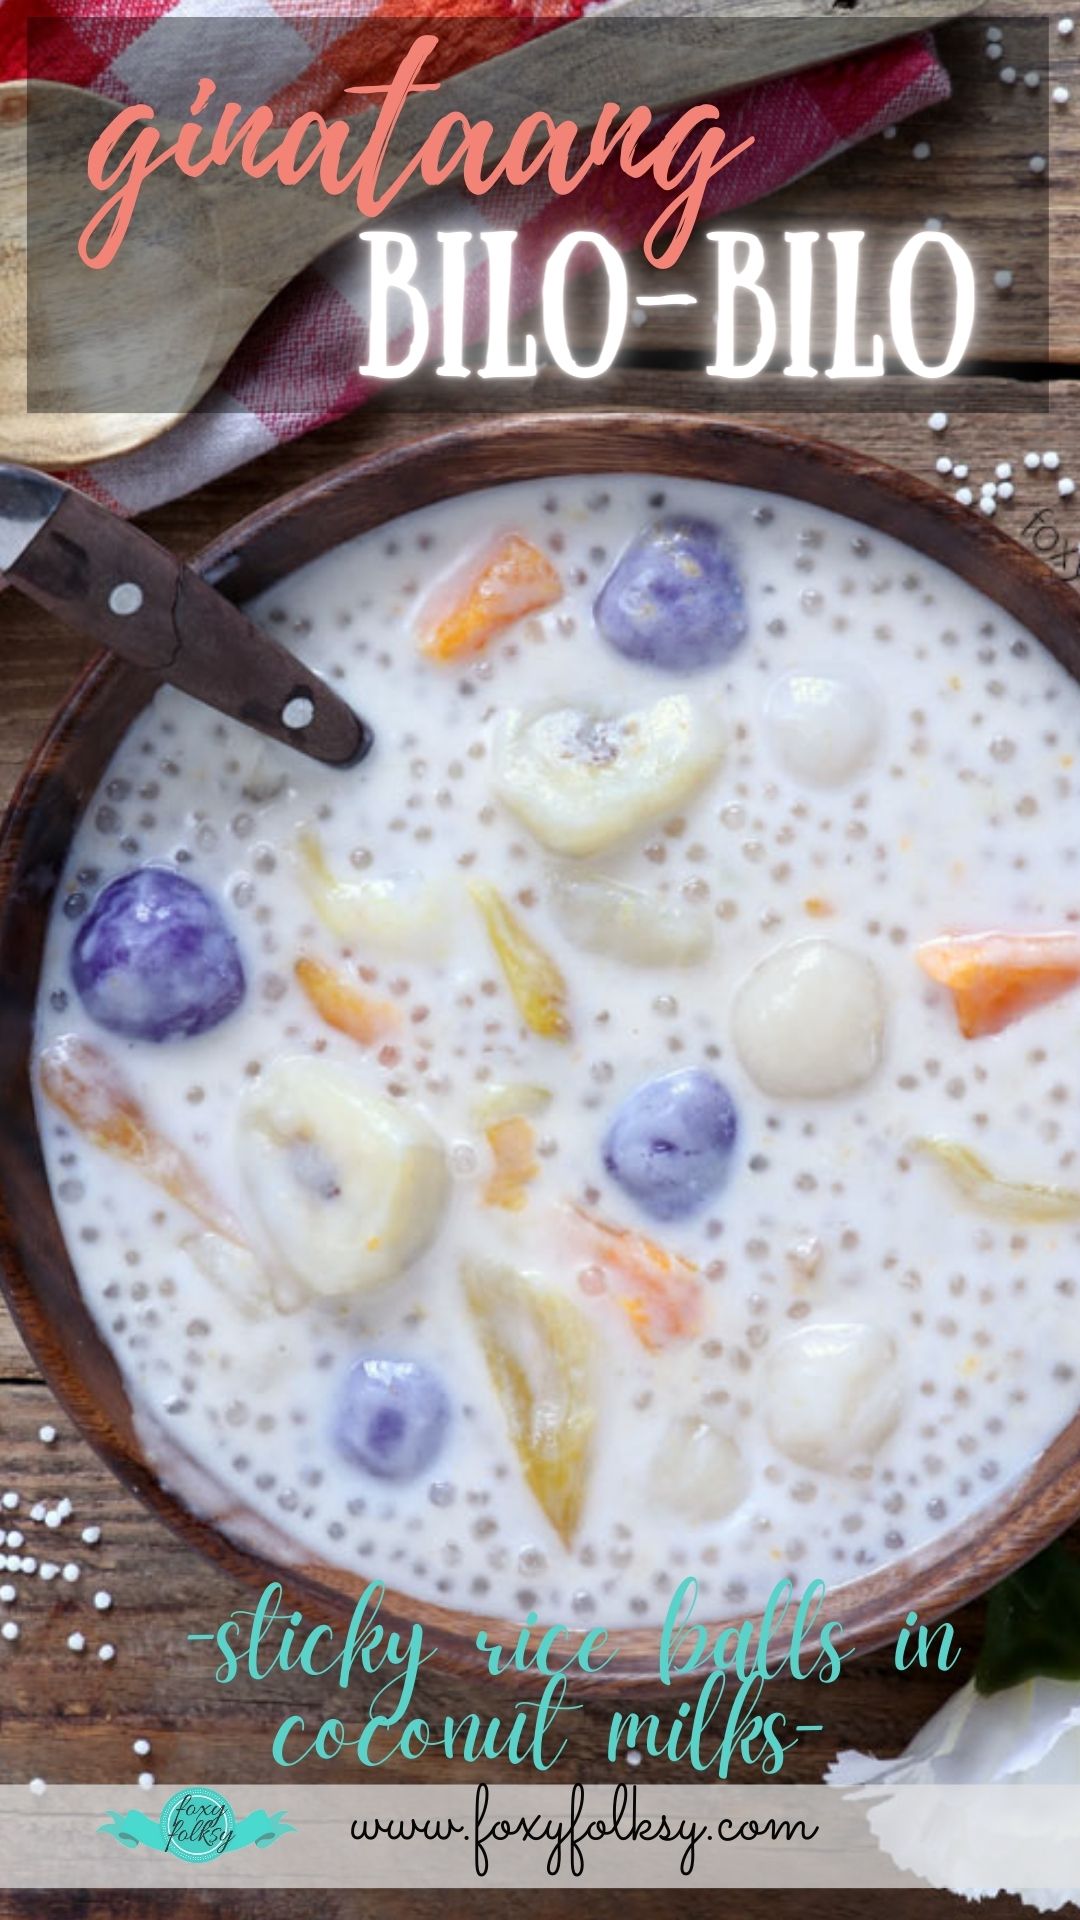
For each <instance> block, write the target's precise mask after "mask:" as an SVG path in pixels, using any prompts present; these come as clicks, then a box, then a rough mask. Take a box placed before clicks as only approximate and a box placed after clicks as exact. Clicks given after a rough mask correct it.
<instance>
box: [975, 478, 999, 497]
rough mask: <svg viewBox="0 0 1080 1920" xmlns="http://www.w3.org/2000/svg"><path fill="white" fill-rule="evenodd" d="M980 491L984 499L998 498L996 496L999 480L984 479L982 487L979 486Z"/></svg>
mask: <svg viewBox="0 0 1080 1920" xmlns="http://www.w3.org/2000/svg"><path fill="white" fill-rule="evenodd" d="M979 492H980V494H981V495H982V497H983V499H984V500H994V499H996V497H997V481H996V480H984V481H983V483H982V486H981V487H980V488H979Z"/></svg>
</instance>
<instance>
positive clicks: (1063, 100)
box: [1050, 87, 1069, 107]
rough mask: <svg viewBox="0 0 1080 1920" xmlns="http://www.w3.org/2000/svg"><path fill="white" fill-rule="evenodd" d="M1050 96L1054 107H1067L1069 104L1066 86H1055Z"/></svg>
mask: <svg viewBox="0 0 1080 1920" xmlns="http://www.w3.org/2000/svg"><path fill="white" fill-rule="evenodd" d="M1050 98H1051V100H1052V101H1053V103H1054V105H1055V107H1067V106H1068V104H1069V89H1068V87H1055V88H1054V91H1053V93H1052V94H1051V95H1050Z"/></svg>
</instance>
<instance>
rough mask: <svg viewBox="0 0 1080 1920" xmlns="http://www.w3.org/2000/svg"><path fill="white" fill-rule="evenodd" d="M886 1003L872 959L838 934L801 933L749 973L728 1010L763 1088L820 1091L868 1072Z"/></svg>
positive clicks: (795, 1093) (796, 1095)
mask: <svg viewBox="0 0 1080 1920" xmlns="http://www.w3.org/2000/svg"><path fill="white" fill-rule="evenodd" d="M884 1029H885V1004H884V999H883V996H882V992H881V985H880V982H879V980H878V974H877V969H876V967H875V966H874V965H873V962H872V961H870V960H867V959H865V958H864V956H863V955H862V954H858V953H852V952H851V951H850V949H849V948H847V947H841V946H838V945H837V944H836V942H835V941H833V940H796V941H794V942H793V943H792V944H791V945H790V946H786V947H779V948H778V949H777V951H776V952H775V953H771V954H770V955H769V956H768V958H767V959H766V960H763V961H762V962H761V963H760V965H759V966H756V967H755V968H754V970H753V972H752V973H750V974H748V975H747V977H746V979H745V980H744V981H743V983H742V985H741V987H740V988H739V990H738V992H737V994H736V996H735V1003H734V1006H733V1008H732V1014H731V1032H732V1038H733V1039H734V1042H735V1048H736V1051H737V1053H738V1055H739V1058H740V1060H741V1061H742V1063H743V1066H744V1067H745V1068H746V1071H747V1073H748V1074H749V1075H750V1078H751V1079H752V1080H753V1081H755V1082H756V1084H757V1085H758V1086H759V1087H760V1088H761V1090H762V1092H763V1093H768V1094H772V1095H775V1096H779V1097H784V1096H786V1097H789V1098H792V1099H800V1098H801V1099H821V1098H823V1097H825V1096H826V1095H828V1094H833V1093H847V1092H849V1091H850V1090H851V1088H853V1087H858V1086H861V1085H862V1083H863V1082H864V1081H865V1080H868V1079H869V1078H870V1075H871V1074H872V1073H873V1072H874V1069H875V1068H876V1066H877V1064H878V1062H879V1060H880V1059H881V1050H882V1042H883V1036H884Z"/></svg>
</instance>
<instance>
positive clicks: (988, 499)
mask: <svg viewBox="0 0 1080 1920" xmlns="http://www.w3.org/2000/svg"><path fill="white" fill-rule="evenodd" d="M979 512H980V513H986V514H990V513H996V512H997V501H996V500H995V499H994V496H993V494H992V493H984V494H983V495H982V497H981V499H980V500H979Z"/></svg>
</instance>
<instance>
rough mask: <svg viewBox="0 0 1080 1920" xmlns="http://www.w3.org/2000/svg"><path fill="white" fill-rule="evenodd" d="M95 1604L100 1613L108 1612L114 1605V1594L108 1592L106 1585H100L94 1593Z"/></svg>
mask: <svg viewBox="0 0 1080 1920" xmlns="http://www.w3.org/2000/svg"><path fill="white" fill-rule="evenodd" d="M94 1605H95V1607H96V1608H97V1610H98V1612H99V1613H108V1611H109V1608H110V1607H111V1606H112V1594H111V1593H108V1592H107V1591H106V1589H105V1588H104V1587H99V1588H98V1591H97V1593H95V1595H94Z"/></svg>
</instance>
